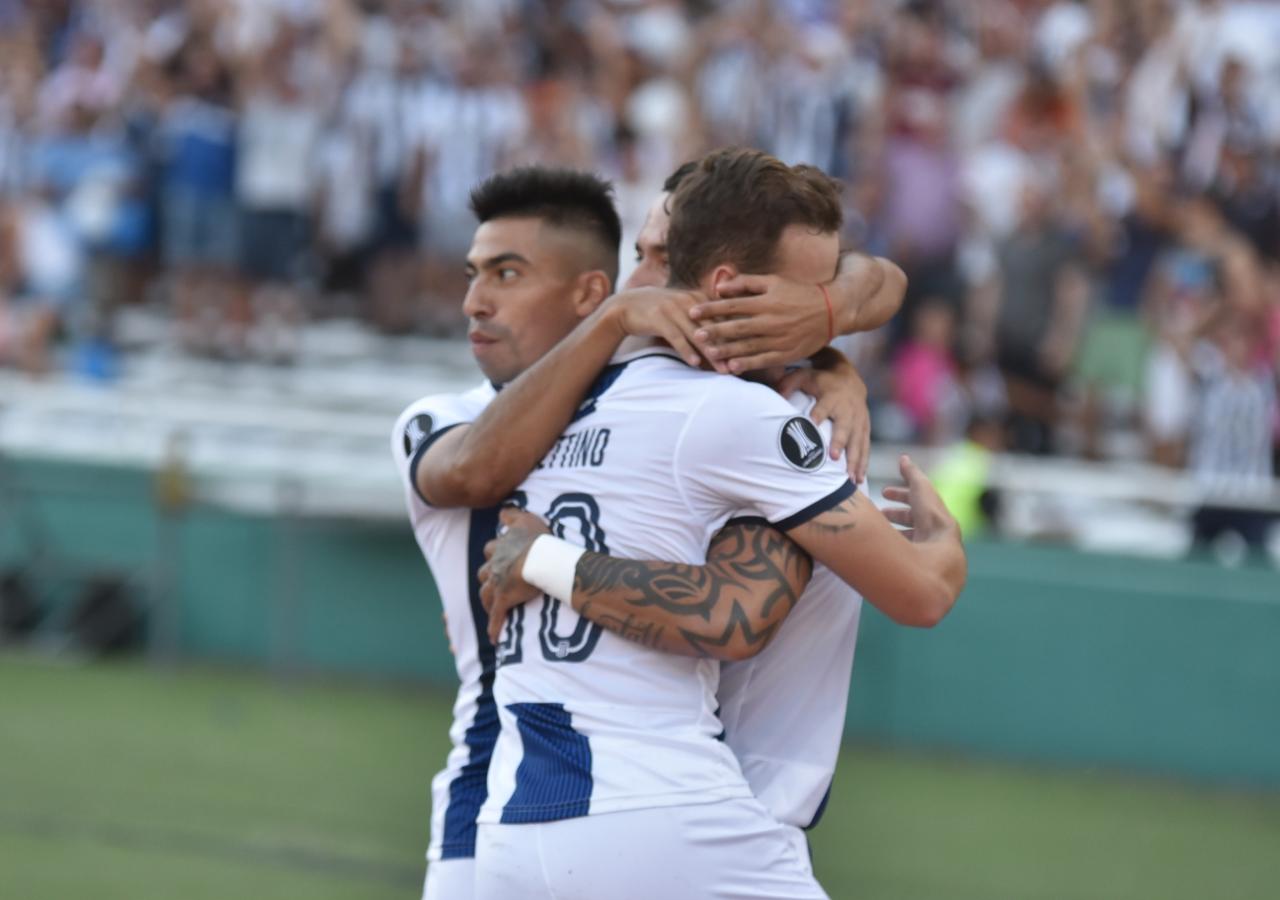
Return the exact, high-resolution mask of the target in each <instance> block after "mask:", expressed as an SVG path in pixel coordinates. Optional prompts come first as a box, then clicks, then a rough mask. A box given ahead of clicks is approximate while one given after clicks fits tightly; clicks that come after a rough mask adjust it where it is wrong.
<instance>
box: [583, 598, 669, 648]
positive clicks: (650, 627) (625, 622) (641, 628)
mask: <svg viewBox="0 0 1280 900" xmlns="http://www.w3.org/2000/svg"><path fill="white" fill-rule="evenodd" d="M579 612H580V614H581V615H583V616H585V617H586V618H588V619H590V620H591V621H593V622H595V623H596V624H597V625H599V626H600V627H601V628H604V629H605V630H606V631H612V632H613V633H614V634H616V635H617V636H618V637H620V638H623V639H625V640H628V641H633V642H635V643H637V644H640V645H641V646H644V647H653V648H656V649H661V643H662V632H663V628H662V626H661V625H656V624H654V623H653V622H639V621H637V620H636V617H635V616H633V615H628V616H615V615H613V614H612V613H610V612H608V611H606V610H603V609H599V608H594V605H593V604H592V603H591V601H589V600H588V601H587V602H586V603H584V604H583V605H582V609H581V610H579Z"/></svg>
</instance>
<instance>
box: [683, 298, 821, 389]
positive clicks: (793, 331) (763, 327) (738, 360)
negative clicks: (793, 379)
mask: <svg viewBox="0 0 1280 900" xmlns="http://www.w3.org/2000/svg"><path fill="white" fill-rule="evenodd" d="M717 291H718V293H719V295H720V296H719V299H715V300H707V301H706V302H703V303H699V304H697V305H696V306H694V307H693V309H692V310H690V315H691V316H692V317H693V318H694V319H695V320H696V321H697V322H698V325H699V327H698V329H697V331H696V332H695V334H694V338H695V340H697V341H698V342H699V344H701V345H704V346H706V347H707V348H708V352H709V353H710V354H711V358H712V360H713V362H718V363H727V364H728V368H729V371H731V372H733V373H735V374H736V373H739V372H749V371H751V370H753V369H767V368H768V367H770V366H785V365H788V364H789V363H794V362H798V361H800V360H802V359H806V358H807V357H809V356H812V355H813V354H815V353H817V352H818V351H819V350H821V349H822V348H823V347H825V346H826V345H827V343H828V342H829V341H830V339H831V324H830V323H831V319H830V317H829V316H828V314H827V304H826V301H825V300H824V299H823V296H822V292H821V291H820V290H819V289H818V286H817V285H815V284H806V283H802V282H798V281H792V280H790V279H788V278H782V277H781V276H778V275H739V276H737V277H736V278H731V279H729V280H728V281H722V282H721V283H720V285H719V287H718V288H717Z"/></svg>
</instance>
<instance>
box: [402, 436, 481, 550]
mask: <svg viewBox="0 0 1280 900" xmlns="http://www.w3.org/2000/svg"><path fill="white" fill-rule="evenodd" d="M466 424H468V423H466V422H454V423H453V424H452V425H446V426H445V427H444V428H440V429H437V430H436V431H433V432H431V434H429V435H427V438H426V440H424V441H423V442H422V443H421V444H419V445H418V449H416V450H414V451H413V456H412V457H411V458H410V459H409V484H411V485H413V492H414V493H415V494H417V495H418V499H419V500H421V501H422V502H423V503H425V504H427V505H428V506H430V505H431V501H430V500H428V499H427V498H426V497H424V496H422V491H420V490H418V463H420V462H422V457H424V456H426V455H427V451H428V450H430V449H431V445H432V444H434V443H435V442H436V441H438V440H440V438H442V437H444V436H445V435H446V434H448V433H449V432H450V431H453V429H455V428H457V427H458V426H459V425H466ZM480 546H481V547H483V546H484V545H483V544H481V545H480ZM481 562H483V559H482V560H481Z"/></svg>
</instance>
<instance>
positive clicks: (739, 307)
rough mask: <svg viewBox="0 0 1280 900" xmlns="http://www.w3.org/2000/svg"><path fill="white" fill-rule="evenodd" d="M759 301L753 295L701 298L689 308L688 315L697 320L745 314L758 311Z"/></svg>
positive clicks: (702, 320) (704, 320)
mask: <svg viewBox="0 0 1280 900" xmlns="http://www.w3.org/2000/svg"><path fill="white" fill-rule="evenodd" d="M759 311H760V309H759V303H758V302H757V301H756V300H755V298H754V296H744V297H724V298H722V299H718V300H703V301H702V302H701V303H697V304H695V305H694V306H693V308H692V309H690V310H689V316H690V318H692V319H695V320H696V321H699V322H706V321H708V320H712V319H725V318H728V317H730V316H747V315H752V314H754V313H756V312H759Z"/></svg>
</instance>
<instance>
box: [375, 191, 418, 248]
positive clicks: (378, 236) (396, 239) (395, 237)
mask: <svg viewBox="0 0 1280 900" xmlns="http://www.w3.org/2000/svg"><path fill="white" fill-rule="evenodd" d="M373 245H374V246H375V247H377V248H379V249H382V248H395V249H401V250H403V249H413V248H415V247H417V245H418V226H417V224H416V223H414V221H413V220H412V219H410V218H409V217H408V216H406V215H405V214H404V212H402V211H401V209H400V193H399V191H398V190H397V188H396V187H395V185H383V186H382V187H380V188H378V195H377V222H376V224H375V225H374V230H373Z"/></svg>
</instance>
